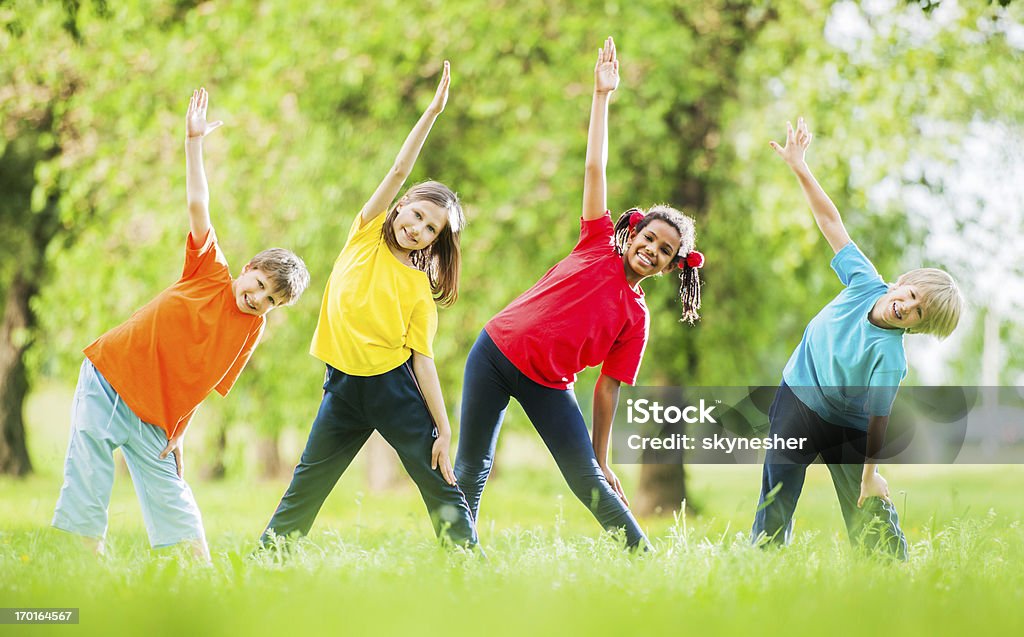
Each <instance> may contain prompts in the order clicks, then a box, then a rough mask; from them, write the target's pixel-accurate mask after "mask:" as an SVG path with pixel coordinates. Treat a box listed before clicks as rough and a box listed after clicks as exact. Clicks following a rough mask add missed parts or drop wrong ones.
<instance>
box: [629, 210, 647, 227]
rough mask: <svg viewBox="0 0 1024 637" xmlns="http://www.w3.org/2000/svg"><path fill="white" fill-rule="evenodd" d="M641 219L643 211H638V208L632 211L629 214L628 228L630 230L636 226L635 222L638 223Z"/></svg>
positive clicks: (642, 218)
mask: <svg viewBox="0 0 1024 637" xmlns="http://www.w3.org/2000/svg"><path fill="white" fill-rule="evenodd" d="M643 220H644V213H642V212H640V211H639V210H637V211H635V212H633V214H631V215H629V229H630V230H632V229H633V228H635V227H636V224H638V223H640V222H641V221H643Z"/></svg>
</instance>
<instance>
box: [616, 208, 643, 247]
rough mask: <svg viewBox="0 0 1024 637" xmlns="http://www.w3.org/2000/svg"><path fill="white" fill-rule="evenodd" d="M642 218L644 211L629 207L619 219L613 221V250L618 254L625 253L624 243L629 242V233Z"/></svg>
mask: <svg viewBox="0 0 1024 637" xmlns="http://www.w3.org/2000/svg"><path fill="white" fill-rule="evenodd" d="M643 218H644V213H643V211H642V210H640V209H639V208H630V209H629V210H627V211H626V212H624V213H622V215H621V216H620V217H619V220H618V221H616V222H615V234H614V237H615V252H616V253H617V254H619V255H623V254H625V253H626V244H627V243H629V234H630V233H631V232H632V231H633V229H634V228H636V225H637V224H638V223H640V222H641V221H642V220H643Z"/></svg>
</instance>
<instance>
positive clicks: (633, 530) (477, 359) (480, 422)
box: [455, 331, 647, 547]
mask: <svg viewBox="0 0 1024 637" xmlns="http://www.w3.org/2000/svg"><path fill="white" fill-rule="evenodd" d="M510 397H515V399H516V400H518V401H519V404H520V405H522V406H523V409H524V410H525V411H526V415H527V416H529V418H530V421H531V422H532V423H533V426H534V428H535V429H536V430H537V433H539V434H540V437H541V439H542V440H543V441H544V444H545V445H547V447H548V450H549V451H550V452H551V455H552V456H554V458H555V462H557V463H558V468H559V469H560V470H561V472H562V475H563V476H564V477H565V480H566V482H568V483H569V488H570V489H571V490H572V492H573V493H574V494H575V495H576V497H577V498H579V499H580V501H581V502H583V504H584V505H585V506H586V507H587V508H588V509H589V510H590V512H591V513H593V514H594V517H596V518H597V521H598V522H600V523H601V526H603V527H604V528H606V529H609V530H617V529H625V531H626V542H627V544H628V545H629V546H630V547H637V546H641V545H643V546H645V547H646V545H647V537H646V536H645V535H644V532H643V531H641V530H640V525H639V524H637V522H636V519H635V518H634V517H633V514H632V513H630V512H629V509H627V508H626V505H625V504H623V503H622V500H620V499H619V496H618V495H616V494H615V491H614V490H613V489H612V488H611V486H610V485H609V484H608V480H607V479H606V478H605V477H604V472H602V471H601V467H600V466H598V464H597V457H596V456H595V455H594V447H593V444H592V443H591V441H590V435H589V433H588V431H587V425H586V422H585V421H584V420H583V414H582V413H581V412H580V407H579V404H578V403H577V402H576V395H575V394H573V392H572V390H571V389H565V390H560V389H551V388H550V387H544V386H543V385H540V384H538V383H536V382H534V381H532V380H530V379H529V378H527V377H526V376H524V375H523V373H522V372H520V371H519V370H518V369H516V367H515V365H513V364H512V363H511V362H510V361H509V360H508V358H506V357H505V355H504V354H502V353H501V350H499V349H498V347H497V345H495V344H494V341H492V340H491V337H490V336H488V334H487V332H486V331H482V332H481V333H480V336H479V338H477V340H476V343H475V344H474V345H473V349H472V350H471V351H470V352H469V359H468V360H467V361H466V376H465V380H464V383H463V395H462V422H461V424H460V431H459V452H458V455H457V456H456V458H455V476H456V477H457V478H458V481H459V486H460V487H462V490H463V492H464V493H465V494H466V499H467V500H468V501H469V507H470V510H471V511H472V512H473V519H476V517H477V512H478V511H479V509H480V496H481V494H482V493H483V490H484V484H485V483H486V482H487V476H488V475H489V474H490V472H491V464H492V462H493V461H494V449H495V446H496V445H497V443H498V431H499V429H500V428H501V421H502V419H503V418H504V417H505V410H506V408H507V407H508V402H509V398H510Z"/></svg>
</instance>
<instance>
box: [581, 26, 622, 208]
mask: <svg viewBox="0 0 1024 637" xmlns="http://www.w3.org/2000/svg"><path fill="white" fill-rule="evenodd" d="M618 86H619V60H618V59H617V58H616V57H615V42H614V41H613V40H612V39H611V38H610V37H609V38H608V39H607V40H605V41H604V48H602V49H601V50H600V51H598V52H597V64H596V65H595V66H594V99H593V102H592V103H591V105H590V129H589V131H588V132H587V163H586V170H585V172H584V174H583V218H584V219H585V220H588V221H589V220H591V219H597V218H599V217H601V215H603V214H604V213H605V211H606V210H608V196H607V193H608V186H607V181H606V179H605V168H606V167H607V166H608V101H609V99H610V98H611V94H612V91H614V90H615V89H616V88H618Z"/></svg>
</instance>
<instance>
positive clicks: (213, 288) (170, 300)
mask: <svg viewBox="0 0 1024 637" xmlns="http://www.w3.org/2000/svg"><path fill="white" fill-rule="evenodd" d="M264 324H265V319H264V318H263V317H262V316H253V315H251V314H245V313H244V312H242V311H241V310H239V309H238V305H237V304H236V303H235V297H234V294H233V293H232V291H231V273H230V272H229V271H228V264H227V260H226V259H225V258H224V254H223V253H222V252H221V251H220V247H219V246H218V245H217V237H216V235H215V234H214V231H213V230H212V229H211V230H210V232H209V233H208V234H207V235H206V241H205V242H203V244H202V245H200V246H197V245H196V241H195V238H194V237H193V236H192V235H191V233H190V234H189V236H188V240H187V242H186V245H185V269H184V271H183V272H182V275H181V278H180V279H179V280H178V282H177V283H175V284H174V285H172V286H171V287H169V288H167V289H166V290H164V291H163V292H161V293H160V294H158V295H157V296H156V298H154V299H153V300H152V301H150V302H149V303H147V304H146V305H144V306H142V307H141V308H139V309H138V310H136V312H135V313H134V314H132V315H131V317H130V318H129V319H128V320H127V321H125V322H124V323H122V324H121V325H119V326H118V327H115V328H114V329H112V330H110V331H109V332H107V333H106V334H104V335H103V336H101V337H99V338H98V339H96V341H95V342H93V344H92V345H90V346H89V347H86V348H85V355H86V357H87V358H88V359H89V360H90V361H92V364H93V365H95V366H96V369H98V370H99V371H100V373H101V374H103V376H104V378H106V379H107V382H109V383H110V385H111V386H112V387H113V388H114V390H115V391H116V392H117V393H118V395H119V396H120V397H121V400H123V401H124V402H125V403H126V404H127V405H128V406H129V407H131V409H132V411H134V412H135V415H136V416H138V417H139V418H140V419H141V420H142V421H143V422H147V423H150V424H153V425H156V426H158V427H160V428H162V429H163V430H164V431H166V432H167V437H168V439H170V438H172V437H174V436H175V435H177V434H178V433H180V432H182V431H184V429H185V427H187V426H188V423H189V420H191V418H192V414H193V413H195V410H196V407H198V406H199V403H201V402H202V401H203V399H204V398H206V395H207V394H209V393H210V391H211V390H213V389H216V390H217V391H218V392H219V393H220V394H221V395H222V396H223V395H226V394H227V393H228V390H230V389H231V387H232V385H234V384H235V380H236V379H237V378H238V374H239V373H241V371H242V368H243V367H245V364H246V363H247V362H248V361H249V357H250V356H252V352H253V350H255V349H256V344H257V343H258V342H259V340H260V336H261V335H262V334H263V326H264Z"/></svg>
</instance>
